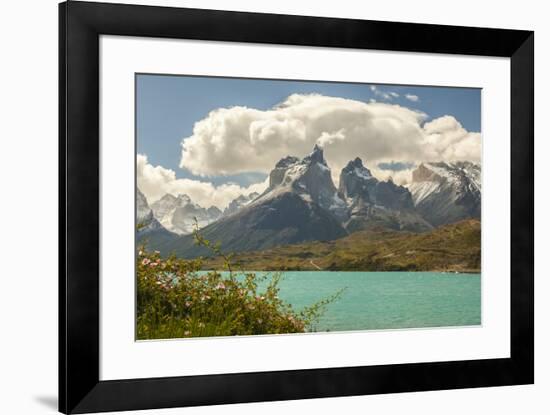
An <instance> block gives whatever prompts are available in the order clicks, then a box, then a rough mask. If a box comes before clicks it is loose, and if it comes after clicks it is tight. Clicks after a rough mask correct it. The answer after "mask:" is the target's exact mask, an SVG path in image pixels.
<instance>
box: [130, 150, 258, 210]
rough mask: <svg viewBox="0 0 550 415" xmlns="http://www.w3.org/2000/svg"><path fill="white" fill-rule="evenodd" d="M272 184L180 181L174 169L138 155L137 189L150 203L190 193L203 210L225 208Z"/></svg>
mask: <svg viewBox="0 0 550 415" xmlns="http://www.w3.org/2000/svg"><path fill="white" fill-rule="evenodd" d="M267 185H268V181H267V180H266V181H265V182H261V183H255V184H252V185H250V186H248V187H241V186H239V185H237V184H232V183H230V184H222V185H219V186H215V185H213V184H212V183H210V182H207V181H199V180H191V179H177V178H176V173H175V172H174V171H173V170H170V169H166V168H164V167H162V166H153V165H152V164H150V163H149V162H148V160H147V156H146V155H142V154H138V156H137V186H138V188H139V189H140V190H141V191H142V192H143V194H144V195H145V197H146V198H147V201H148V202H149V203H152V202H154V201H155V200H158V199H160V198H161V197H162V196H164V195H165V194H166V193H171V194H173V195H174V196H176V195H178V194H187V195H188V196H189V197H191V199H192V200H193V201H194V202H195V203H198V204H199V205H201V206H203V207H207V208H208V207H210V206H217V207H218V208H220V209H222V210H223V209H224V208H225V207H226V206H227V205H228V204H229V202H231V201H232V200H233V199H235V198H236V197H238V196H239V195H242V194H244V195H248V194H250V193H252V192H258V193H261V192H263V191H264V190H265V189H266V187H267Z"/></svg>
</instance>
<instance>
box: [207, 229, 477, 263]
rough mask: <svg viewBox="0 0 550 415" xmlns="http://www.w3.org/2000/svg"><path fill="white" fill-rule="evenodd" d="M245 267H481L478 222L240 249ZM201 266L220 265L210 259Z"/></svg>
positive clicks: (240, 256) (219, 261)
mask: <svg viewBox="0 0 550 415" xmlns="http://www.w3.org/2000/svg"><path fill="white" fill-rule="evenodd" d="M233 262H237V263H239V264H240V266H241V268H242V269H244V270H254V271H274V270H320V269H323V270H334V271H337V270H341V271H440V272H441V271H449V272H455V271H456V272H480V268H481V224H480V222H479V221H478V220H474V219H470V220H464V221H461V222H458V223H455V224H451V225H445V226H441V227H439V228H436V229H434V230H431V231H429V232H424V233H409V232H398V231H388V230H368V231H360V232H355V233H353V234H351V235H349V236H346V237H344V238H341V239H337V240H333V241H327V242H309V243H302V244H296V245H286V246H281V247H277V248H272V249H267V250H263V251H255V252H247V253H241V254H238V255H236V256H235V257H234V261H233ZM203 268H204V269H221V268H223V267H222V261H221V260H219V259H217V258H211V259H208V260H207V261H206V262H205V264H204V267H203Z"/></svg>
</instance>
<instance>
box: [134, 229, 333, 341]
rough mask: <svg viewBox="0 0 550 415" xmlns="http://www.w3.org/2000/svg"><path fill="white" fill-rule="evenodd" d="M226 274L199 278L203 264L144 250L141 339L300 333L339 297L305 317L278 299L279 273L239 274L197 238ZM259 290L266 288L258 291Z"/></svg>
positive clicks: (141, 260)
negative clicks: (213, 255) (215, 256)
mask: <svg viewBox="0 0 550 415" xmlns="http://www.w3.org/2000/svg"><path fill="white" fill-rule="evenodd" d="M195 238H196V240H197V243H198V244H200V245H202V246H205V247H208V248H210V249H211V250H212V251H213V252H214V253H215V255H217V256H218V258H219V260H220V264H221V266H220V268H219V269H224V270H226V271H227V272H226V273H224V274H221V273H220V272H215V271H211V272H206V273H205V272H199V270H200V269H201V268H202V267H203V264H202V261H201V260H200V259H197V260H184V259H178V258H176V257H175V256H172V257H169V258H162V257H161V256H160V254H159V253H158V252H148V251H147V250H146V249H145V247H144V246H142V247H140V249H139V252H138V257H137V266H136V268H137V339H139V340H146V339H168V338H182V337H207V336H233V335H252V334H280V333H301V332H305V331H308V330H310V329H311V327H313V325H314V324H315V323H316V322H317V321H318V319H319V317H320V316H321V315H322V313H323V312H324V310H325V309H326V306H327V305H328V304H329V303H331V302H333V301H335V300H336V299H337V298H338V297H339V296H340V294H341V291H340V292H337V293H335V294H334V295H333V296H331V297H329V298H326V299H323V300H321V301H319V302H317V303H315V304H313V305H312V306H310V307H307V308H305V309H304V310H301V311H296V310H294V309H293V308H292V306H291V305H289V304H286V303H285V302H283V301H282V300H281V299H280V298H279V296H278V293H279V288H278V284H279V282H280V279H281V274H280V273H273V274H264V275H260V274H257V273H253V272H240V271H235V269H234V268H233V266H232V264H231V258H230V257H228V256H225V255H223V254H222V252H221V250H220V248H219V246H214V245H212V244H211V243H210V242H209V241H207V240H205V239H203V238H202V237H201V236H200V234H199V233H198V232H196V233H195ZM260 285H261V286H263V287H264V288H263V289H262V288H260Z"/></svg>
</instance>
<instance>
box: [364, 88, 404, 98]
mask: <svg viewBox="0 0 550 415" xmlns="http://www.w3.org/2000/svg"><path fill="white" fill-rule="evenodd" d="M370 90H371V91H372V92H373V93H374V95H376V96H377V97H379V98H382V99H383V100H386V101H390V100H391V99H392V98H397V97H399V94H398V93H397V92H393V91H392V92H384V91H382V90H381V89H380V88H378V87H377V86H375V85H371V86H370Z"/></svg>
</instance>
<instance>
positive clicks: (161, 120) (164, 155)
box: [136, 74, 481, 186]
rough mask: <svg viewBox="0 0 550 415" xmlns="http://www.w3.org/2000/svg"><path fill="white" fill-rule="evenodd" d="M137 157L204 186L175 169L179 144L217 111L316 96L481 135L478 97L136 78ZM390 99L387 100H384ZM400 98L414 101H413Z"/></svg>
mask: <svg viewBox="0 0 550 415" xmlns="http://www.w3.org/2000/svg"><path fill="white" fill-rule="evenodd" d="M136 83H137V91H136V106H137V108H136V109H137V152H138V153H139V154H145V155H147V157H148V161H149V163H150V164H152V165H160V166H163V167H164V168H167V169H172V170H174V171H175V172H176V177H177V178H190V179H197V180H204V177H202V178H201V177H198V176H195V175H193V174H191V173H190V172H189V171H188V170H187V169H181V168H180V167H179V162H180V157H181V145H180V144H181V141H182V139H183V138H185V137H189V136H191V135H192V133H193V126H194V124H195V122H197V121H199V120H201V119H203V118H205V117H206V116H207V115H208V113H209V112H210V111H212V110H214V109H217V108H224V107H233V106H246V107H250V108H255V109H259V110H267V109H270V108H272V107H273V106H274V105H276V104H278V103H280V102H282V101H284V100H285V99H286V98H287V97H288V96H289V95H291V94H297V93H298V94H311V93H317V94H321V95H326V96H334V97H341V98H348V99H353V100H358V101H363V102H369V100H371V99H375V100H377V101H378V102H386V103H391V104H398V105H401V106H404V107H407V108H411V109H414V110H419V111H422V112H424V113H425V114H427V117H428V118H427V119H426V121H430V120H433V119H436V118H438V117H441V116H444V115H452V116H454V117H455V118H456V119H457V120H458V121H459V122H460V123H461V124H462V126H463V127H464V128H465V129H466V130H468V131H469V132H480V131H481V91H480V90H479V89H475V88H447V87H419V86H401V85H381V84H374V85H375V89H374V88H372V85H371V84H357V83H353V84H352V83H333V82H309V81H308V82H304V81H287V80H255V79H239V78H213V77H191V76H167V75H148V74H140V75H137V79H136ZM390 93H393V94H394V95H398V96H392V95H389V94H390ZM406 95H414V96H417V97H418V101H416V102H415V101H411V100H409V99H407V98H406V97H405V96H406ZM263 178H265V173H241V174H235V175H229V176H212V177H209V178H208V180H209V181H210V182H212V183H213V184H214V185H219V184H222V183H227V182H234V183H238V184H239V185H243V186H247V185H249V184H251V183H256V182H258V181H260V180H262V179H263Z"/></svg>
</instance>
